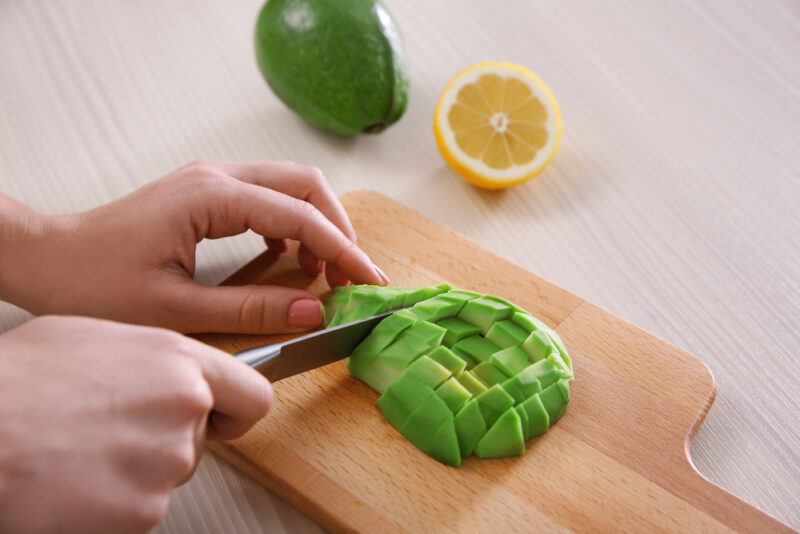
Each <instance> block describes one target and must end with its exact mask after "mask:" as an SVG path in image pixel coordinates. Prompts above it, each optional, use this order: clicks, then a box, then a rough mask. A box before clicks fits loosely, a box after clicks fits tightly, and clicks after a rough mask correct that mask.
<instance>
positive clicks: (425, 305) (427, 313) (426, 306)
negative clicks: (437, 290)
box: [411, 295, 464, 322]
mask: <svg viewBox="0 0 800 534" xmlns="http://www.w3.org/2000/svg"><path fill="white" fill-rule="evenodd" d="M462 307H464V303H463V302H460V301H457V300H451V299H447V298H444V297H443V296H442V295H439V296H437V297H434V298H432V299H428V300H423V301H420V302H417V303H416V304H414V306H412V308H411V311H413V312H414V314H415V315H416V316H418V317H419V318H420V319H424V320H425V321H431V322H436V321H441V320H442V319H447V318H449V317H455V316H456V315H457V314H458V312H460V311H461V308H462Z"/></svg>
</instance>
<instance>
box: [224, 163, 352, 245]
mask: <svg viewBox="0 0 800 534" xmlns="http://www.w3.org/2000/svg"><path fill="white" fill-rule="evenodd" d="M214 165H217V166H219V167H220V169H222V170H223V171H225V172H226V173H227V174H229V175H230V176H233V177H234V178H236V179H237V180H241V181H243V182H247V183H250V184H254V185H258V186H261V187H267V188H269V189H273V190H275V191H278V192H280V193H283V194H285V195H289V196H291V197H294V198H298V199H300V200H304V201H306V202H308V203H310V204H312V205H313V206H315V207H316V208H317V209H318V210H319V211H320V212H322V214H323V215H325V217H327V218H328V220H330V221H331V222H332V223H333V224H335V225H336V227H337V228H339V230H341V231H342V233H343V234H344V235H346V236H347V237H348V238H349V239H350V240H351V241H355V240H356V232H355V230H354V229H353V225H352V224H351V223H350V218H349V217H348V216H347V212H346V211H345V209H344V207H343V206H342V204H341V202H339V199H338V198H336V195H335V194H334V192H333V190H332V189H331V187H330V184H328V181H327V180H326V179H325V177H324V176H323V174H322V171H320V170H319V169H318V168H317V167H313V166H308V165H298V164H296V163H292V162H291V161H253V162H243V163H239V162H232V161H216V162H214Z"/></svg>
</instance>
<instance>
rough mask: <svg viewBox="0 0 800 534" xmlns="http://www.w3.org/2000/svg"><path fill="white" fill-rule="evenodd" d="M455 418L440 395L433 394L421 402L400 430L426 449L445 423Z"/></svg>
mask: <svg viewBox="0 0 800 534" xmlns="http://www.w3.org/2000/svg"><path fill="white" fill-rule="evenodd" d="M452 420H453V413H452V412H451V411H450V408H448V407H447V404H445V402H444V401H443V400H442V399H441V398H439V396H438V395H435V394H434V395H431V396H430V397H428V398H427V399H425V400H424V401H423V402H422V404H420V405H419V406H418V407H417V409H416V410H414V411H413V412H412V413H411V415H410V416H409V417H408V419H406V422H405V423H403V426H401V427H400V428H399V429H398V430H400V433H401V434H403V435H404V436H405V437H406V438H408V440H409V441H410V442H411V443H413V444H414V445H416V446H417V447H419V448H420V449H424V448H425V447H426V446H427V445H428V443H429V442H430V440H431V438H433V436H434V434H436V432H438V431H439V427H441V426H442V425H443V424H444V423H446V422H448V421H452Z"/></svg>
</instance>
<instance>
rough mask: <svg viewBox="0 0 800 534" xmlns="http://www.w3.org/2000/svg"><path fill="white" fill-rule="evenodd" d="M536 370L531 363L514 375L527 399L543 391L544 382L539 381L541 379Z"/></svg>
mask: <svg viewBox="0 0 800 534" xmlns="http://www.w3.org/2000/svg"><path fill="white" fill-rule="evenodd" d="M536 371H537V370H536V368H535V367H533V365H529V366H528V367H526V368H525V369H523V370H522V371H520V372H519V373H518V374H517V375H516V376H514V378H515V379H516V381H517V385H518V386H519V389H520V391H521V392H522V394H523V395H524V396H525V398H526V399H527V398H528V397H530V396H531V395H535V394H537V393H540V392H541V391H542V384H541V383H540V382H539V379H538V378H536Z"/></svg>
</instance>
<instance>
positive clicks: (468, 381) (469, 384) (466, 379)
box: [458, 371, 486, 395]
mask: <svg viewBox="0 0 800 534" xmlns="http://www.w3.org/2000/svg"><path fill="white" fill-rule="evenodd" d="M458 381H459V382H460V383H461V385H462V386H464V388H466V390H467V391H469V392H470V393H472V394H473V395H480V394H481V393H483V392H484V391H486V386H484V385H483V382H481V381H480V380H478V379H477V378H475V375H473V374H472V373H471V372H470V371H464V372H463V373H461V374H460V375H458Z"/></svg>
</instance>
